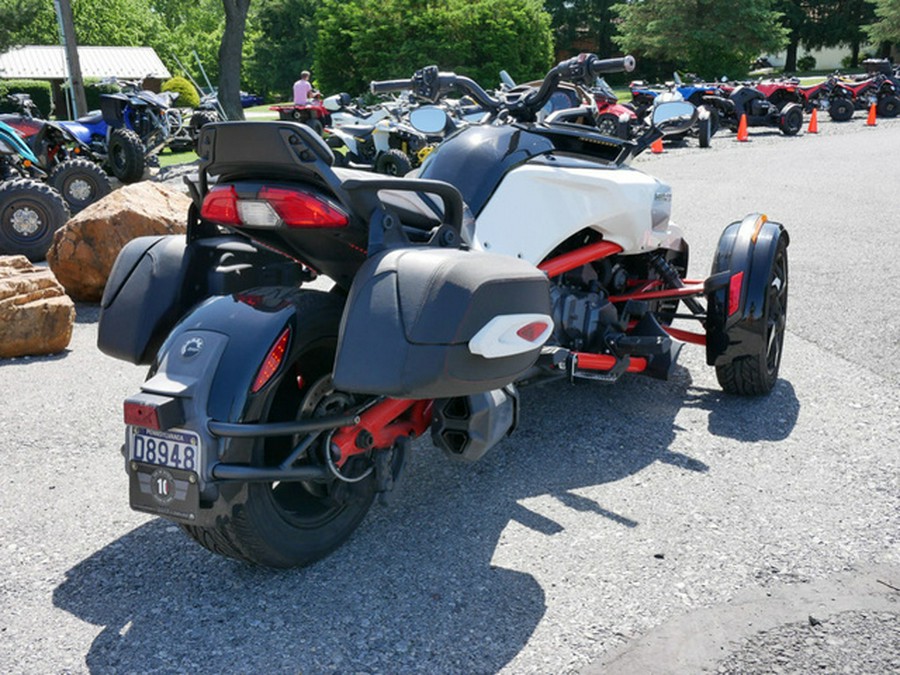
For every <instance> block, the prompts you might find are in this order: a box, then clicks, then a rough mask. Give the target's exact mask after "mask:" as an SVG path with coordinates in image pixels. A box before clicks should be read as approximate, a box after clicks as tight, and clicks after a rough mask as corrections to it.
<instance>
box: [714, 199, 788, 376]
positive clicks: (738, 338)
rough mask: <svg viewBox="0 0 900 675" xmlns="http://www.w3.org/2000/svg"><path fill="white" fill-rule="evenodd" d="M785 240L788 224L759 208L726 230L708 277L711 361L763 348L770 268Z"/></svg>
mask: <svg viewBox="0 0 900 675" xmlns="http://www.w3.org/2000/svg"><path fill="white" fill-rule="evenodd" d="M782 239H784V241H785V244H788V243H790V239H789V237H788V233H787V230H785V228H784V226H783V225H781V224H780V223H775V222H772V221H770V220H767V219H766V217H765V216H762V215H760V214H758V213H754V214H750V215H748V216H746V217H745V218H744V219H743V220H740V221H736V222H733V223H731V224H730V225H729V226H728V227H726V228H725V230H724V231H723V232H722V236H721V237H720V238H719V245H718V248H717V250H716V255H715V258H714V259H713V265H712V272H711V275H710V279H709V281H708V282H707V301H708V305H707V306H708V311H707V324H706V333H707V334H706V361H707V363H708V364H709V365H723V364H726V363H729V362H731V361H733V360H734V359H736V358H740V357H742V356H747V355H751V354H758V353H759V351H760V346H759V345H760V341H762V340H765V335H766V318H765V316H764V315H763V310H764V306H765V299H766V293H767V291H768V288H767V283H768V279H769V273H770V271H771V269H772V263H773V261H774V258H775V253H776V251H777V250H778V245H779V242H780V241H781V240H782ZM735 275H742V276H740V277H739V278H740V279H742V283H741V284H740V286H739V292H738V288H737V284H736V283H734V284H732V283H731V280H732V279H735ZM713 281H715V283H711V282H713Z"/></svg>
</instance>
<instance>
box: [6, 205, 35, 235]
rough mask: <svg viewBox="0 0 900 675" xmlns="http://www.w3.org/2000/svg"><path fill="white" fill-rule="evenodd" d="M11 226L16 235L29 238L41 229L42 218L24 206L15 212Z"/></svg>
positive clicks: (11, 219)
mask: <svg viewBox="0 0 900 675" xmlns="http://www.w3.org/2000/svg"><path fill="white" fill-rule="evenodd" d="M10 224H11V225H12V228H13V230H15V231H16V234H19V235H21V236H23V237H29V236H31V235H33V234H34V233H35V232H37V231H38V230H40V229H41V217H40V215H38V213H37V211H35V210H34V209H32V208H29V207H27V206H23V207H22V208H18V209H16V210H15V211H13V214H12V217H11V218H10Z"/></svg>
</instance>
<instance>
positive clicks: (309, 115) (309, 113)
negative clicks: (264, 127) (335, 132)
mask: <svg viewBox="0 0 900 675" xmlns="http://www.w3.org/2000/svg"><path fill="white" fill-rule="evenodd" d="M269 110H276V111H278V119H280V120H293V121H294V122H302V123H303V124H305V125H307V126H308V127H310V128H311V129H312V130H313V131H315V132H316V133H317V134H318V135H319V136H321V135H322V131H323V130H324V128H325V127H330V126H331V113H329V112H328V109H327V108H326V107H325V106H324V105H323V104H322V101H321V100H320V99H314V100H312V101H310V102H309V103H307V104H306V105H296V104H294V103H282V104H279V105H273V106H269Z"/></svg>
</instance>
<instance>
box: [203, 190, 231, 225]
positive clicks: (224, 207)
mask: <svg viewBox="0 0 900 675" xmlns="http://www.w3.org/2000/svg"><path fill="white" fill-rule="evenodd" d="M237 201H238V198H237V190H235V189H234V186H233V185H217V186H216V187H214V188H213V189H212V190H210V191H209V193H208V194H207V195H206V197H205V198H204V200H203V206H202V207H201V208H200V217H201V218H203V219H204V220H209V221H210V222H213V223H220V224H222V225H240V224H241V218H240V216H239V215H238V208H237Z"/></svg>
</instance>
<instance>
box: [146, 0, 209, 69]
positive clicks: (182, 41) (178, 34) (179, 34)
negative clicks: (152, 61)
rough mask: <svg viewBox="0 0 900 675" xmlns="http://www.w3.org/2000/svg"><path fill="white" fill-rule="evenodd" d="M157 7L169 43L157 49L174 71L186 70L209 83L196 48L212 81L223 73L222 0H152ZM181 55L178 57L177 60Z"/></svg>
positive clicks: (156, 10) (153, 5)
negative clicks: (201, 69) (220, 48)
mask: <svg viewBox="0 0 900 675" xmlns="http://www.w3.org/2000/svg"><path fill="white" fill-rule="evenodd" d="M150 4H151V6H152V7H153V10H154V11H155V12H156V13H157V14H158V15H159V16H160V17H161V18H162V21H163V22H164V23H165V36H166V44H165V45H164V46H162V47H157V48H156V52H157V54H159V57H160V58H161V59H162V60H163V62H164V63H165V64H166V66H167V67H168V68H169V70H170V71H172V72H173V73H178V72H181V71H182V68H180V67H179V66H178V61H180V62H181V63H182V64H183V65H184V70H185V71H187V73H183V74H190V75H191V76H192V77H193V78H194V79H196V80H197V82H198V83H199V84H201V85H205V82H204V81H203V77H202V75H201V73H200V69H199V68H198V66H197V63H196V60H195V58H194V52H196V53H197V56H199V58H200V62H201V63H202V64H203V69H204V70H205V71H206V74H207V75H208V76H209V78H210V80H211V81H212V82H215V81H216V79H217V78H218V77H219V45H221V43H222V34H223V33H224V32H225V10H224V8H223V6H222V0H192V2H185V1H184V0H151V2H150ZM176 58H177V61H176Z"/></svg>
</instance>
